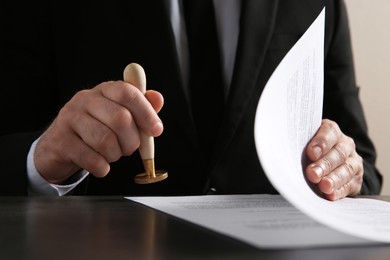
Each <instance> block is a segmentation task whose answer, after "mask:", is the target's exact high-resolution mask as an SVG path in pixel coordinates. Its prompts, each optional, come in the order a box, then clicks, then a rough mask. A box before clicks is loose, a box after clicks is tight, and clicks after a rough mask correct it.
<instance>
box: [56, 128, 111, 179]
mask: <svg viewBox="0 0 390 260" xmlns="http://www.w3.org/2000/svg"><path fill="white" fill-rule="evenodd" d="M63 149H64V151H68V152H65V154H67V156H68V157H69V160H70V161H72V162H73V163H74V164H76V165H78V166H79V167H80V168H82V169H84V170H86V171H88V172H90V173H91V174H93V175H94V176H96V177H99V178H100V177H104V176H106V175H107V174H108V172H109V171H110V164H109V162H108V161H107V160H106V159H105V158H104V157H103V156H102V155H101V154H100V153H98V152H96V151H95V150H94V149H92V148H91V147H89V146H88V145H87V144H86V143H85V142H84V141H83V140H81V139H80V138H79V137H78V136H77V135H71V136H69V137H68V138H67V142H66V143H64V146H63Z"/></svg>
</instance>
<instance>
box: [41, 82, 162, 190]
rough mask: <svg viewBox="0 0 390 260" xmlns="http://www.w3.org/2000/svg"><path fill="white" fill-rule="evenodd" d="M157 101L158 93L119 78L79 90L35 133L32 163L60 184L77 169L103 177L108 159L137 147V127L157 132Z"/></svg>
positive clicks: (115, 157) (151, 134) (158, 99)
mask: <svg viewBox="0 0 390 260" xmlns="http://www.w3.org/2000/svg"><path fill="white" fill-rule="evenodd" d="M163 104H164V99H163V97H162V95H161V94H160V93H159V92H156V91H153V90H149V91H147V92H146V94H145V95H143V94H142V93H141V92H140V91H139V90H138V89H137V88H136V87H134V86H133V85H131V84H129V83H126V82H123V81H115V82H104V83H101V84H99V85H97V86H96V87H94V88H93V89H89V90H82V91H80V92H78V93H76V94H75V95H74V96H73V98H72V99H71V100H70V101H69V102H68V103H67V104H65V106H64V107H63V108H62V109H61V110H60V112H59V114H58V116H57V117H56V119H55V120H54V121H53V122H52V124H51V125H50V126H49V128H48V129H47V130H46V131H45V132H44V133H43V135H42V136H41V138H40V140H39V142H38V143H37V146H36V149H35V153H34V162H35V167H36V168H37V170H38V172H39V173H40V174H41V175H42V177H43V178H45V179H46V180H47V181H48V182H50V183H53V184H61V183H62V182H64V181H65V180H66V179H68V178H69V177H71V176H72V175H73V174H74V173H75V172H77V171H78V170H80V169H85V170H87V171H88V172H90V173H91V174H93V175H94V176H96V177H104V176H106V175H107V174H108V172H109V171H110V163H111V162H114V161H117V160H119V158H120V157H122V156H126V155H131V154H132V153H134V151H136V150H137V149H138V147H139V144H140V137H139V131H143V132H144V133H145V134H147V135H150V136H154V137H156V136H159V135H160V134H161V133H162V132H163V124H162V122H161V120H160V118H159V117H158V115H157V113H158V112H159V111H160V109H161V108H162V106H163Z"/></svg>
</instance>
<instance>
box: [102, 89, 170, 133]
mask: <svg viewBox="0 0 390 260" xmlns="http://www.w3.org/2000/svg"><path fill="white" fill-rule="evenodd" d="M100 90H101V93H102V94H103V95H104V96H105V97H107V98H109V99H111V100H113V101H115V102H117V103H118V104H120V105H122V106H124V107H126V108H127V109H128V110H129V111H130V113H131V114H132V116H133V118H134V120H135V122H136V124H137V126H138V127H139V128H141V129H142V130H143V131H144V132H145V134H147V135H150V136H159V135H160V134H161V133H162V131H163V124H162V122H161V120H160V118H159V117H158V115H157V113H156V111H155V110H154V108H153V106H152V105H151V104H150V102H149V101H148V100H147V99H146V98H145V96H144V95H143V94H142V93H141V92H140V91H139V90H138V89H137V88H136V87H134V86H132V85H131V84H129V83H126V82H123V81H116V82H113V83H112V84H111V85H110V86H109V87H101V88H100Z"/></svg>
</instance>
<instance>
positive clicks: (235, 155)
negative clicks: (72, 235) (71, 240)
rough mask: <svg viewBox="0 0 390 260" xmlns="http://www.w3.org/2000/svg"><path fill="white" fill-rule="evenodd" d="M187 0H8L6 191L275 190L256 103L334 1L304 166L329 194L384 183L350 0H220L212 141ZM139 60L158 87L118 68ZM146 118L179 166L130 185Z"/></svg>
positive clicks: (165, 162) (162, 160)
mask: <svg viewBox="0 0 390 260" xmlns="http://www.w3.org/2000/svg"><path fill="white" fill-rule="evenodd" d="M58 2H60V3H58ZM193 2H197V1H193ZM228 2H229V5H230V7H229V8H227V9H224V8H226V5H227V4H226V5H225V3H228ZM181 3H182V2H181V1H177V0H170V1H168V0H167V1H147V0H143V1H119V0H118V1H96V3H95V2H93V3H89V2H88V3H87V2H86V1H85V2H84V1H81V2H80V1H78V3H77V4H76V3H70V2H69V1H47V2H46V1H33V2H32V1H25V3H23V4H20V3H15V2H11V3H2V4H1V14H0V17H1V18H0V19H1V26H2V27H1V35H2V39H1V46H0V48H1V49H0V51H1V58H0V64H1V70H0V75H1V90H2V94H1V99H2V100H1V110H0V111H1V112H0V113H1V119H2V122H3V123H2V124H1V128H0V129H1V137H0V147H1V154H0V160H1V166H2V170H1V179H2V185H1V188H0V193H1V194H4V195H26V194H36V193H46V194H60V195H61V194H92V195H100V194H102V195H110V194H120V195H193V194H205V193H211V192H213V193H218V194H227V193H230V194H231V193H276V191H275V189H274V188H273V187H272V185H271V184H270V182H269V181H268V180H267V178H266V176H265V174H264V172H263V170H262V168H261V165H260V163H259V160H258V157H257V154H256V149H255V145H254V137H253V126H254V117H255V111H256V107H257V103H258V100H259V97H260V95H261V92H262V90H263V87H264V85H265V83H266V82H267V80H268V78H269V77H270V75H271V73H272V72H273V70H274V69H275V68H276V66H277V65H278V63H279V62H280V61H281V59H282V58H283V57H284V55H285V54H286V53H287V52H288V50H289V49H290V48H291V47H292V46H293V45H294V43H295V42H296V41H297V40H298V39H299V37H300V36H301V35H302V34H303V33H304V32H305V30H306V29H307V28H308V27H309V25H310V24H311V23H312V22H313V21H314V19H315V18H316V17H317V15H318V14H319V13H320V11H321V10H322V8H323V7H324V6H326V21H325V22H326V35H325V64H324V66H325V74H324V77H325V82H324V83H325V84H324V91H325V92H324V112H323V116H324V118H325V119H324V121H323V123H322V126H321V128H320V129H319V131H318V133H317V134H316V136H315V137H314V138H313V140H312V141H311V143H310V144H309V145H308V147H307V151H306V152H307V155H308V157H309V158H310V159H311V160H312V164H310V165H309V166H308V168H307V169H306V175H307V177H308V179H309V180H310V181H312V182H313V183H315V184H317V185H318V187H319V188H320V190H321V191H322V192H323V193H324V196H325V197H326V198H328V199H330V200H335V199H339V198H342V197H345V196H353V195H356V194H359V193H361V194H378V193H379V192H380V188H381V175H380V174H379V172H378V171H377V169H376V168H375V160H376V154H375V149H374V146H373V144H372V142H371V141H370V139H369V137H368V134H367V127H366V122H365V119H364V115H363V111H362V107H361V103H360V101H359V97H358V88H357V86H356V84H355V78H354V69H353V61H352V53H351V46H350V39H349V29H348V21H347V16H346V10H345V6H344V4H343V2H342V1H338V0H333V1H332V0H329V1H323V0H306V1H303V0H242V1H240V0H233V1H226V2H223V1H221V2H219V1H214V3H216V6H215V10H216V12H215V14H216V18H217V19H216V20H217V28H218V33H219V34H218V35H219V40H220V44H219V45H220V46H219V47H220V48H221V51H220V53H221V54H222V55H221V56H222V63H223V65H221V70H222V74H223V77H224V78H223V80H222V85H221V86H222V87H223V92H222V94H221V95H222V97H223V101H222V103H221V105H219V106H218V107H220V108H222V109H221V110H222V111H220V114H219V115H218V116H217V117H216V119H219V120H216V121H218V125H217V126H215V127H213V128H212V129H210V132H212V130H213V131H214V132H215V136H212V138H211V139H210V140H213V143H212V144H210V145H209V147H207V144H208V142H210V141H207V142H203V141H202V140H200V139H199V138H200V137H199V133H198V131H200V130H199V129H200V128H201V124H198V123H197V122H196V121H197V120H196V118H195V117H194V115H195V114H196V113H197V109H196V108H193V107H191V104H192V103H193V102H194V101H193V100H192V99H191V96H192V95H194V94H193V93H194V92H192V90H191V89H190V88H189V86H188V85H190V84H189V83H188V82H192V81H193V80H194V76H190V75H191V70H192V65H189V64H190V62H191V61H193V60H194V59H195V58H194V57H195V56H196V55H192V57H191V55H189V57H187V56H186V55H187V54H188V53H190V51H191V50H192V49H191V48H192V46H194V45H195V44H193V43H192V40H193V39H197V37H192V36H191V37H190V36H189V35H187V37H183V35H186V34H183V31H184V32H186V29H187V33H188V31H192V29H189V28H190V27H191V25H189V24H188V22H187V23H186V22H184V18H183V17H184V16H185V17H187V16H189V15H187V14H185V15H184V11H183V10H185V8H182V5H181ZM218 3H219V4H218ZM223 10H225V11H223ZM226 10H228V11H226ZM221 13H222V15H221ZM223 14H225V20H224V19H223V17H224V15H223ZM226 14H227V15H226ZM231 14H233V15H231ZM221 17H222V18H221ZM226 17H228V18H227V19H226ZM234 17H235V19H233V18H234ZM230 18H232V19H230ZM218 21H219V22H218ZM221 21H223V22H222V23H221ZM227 22H228V23H230V24H229V25H226V23H227ZM221 24H222V25H221ZM177 26H179V29H177V28H178V27H177ZM210 26H211V25H210ZM183 28H184V29H183ZM180 33H181V34H180ZM226 35H228V36H226ZM231 36H233V38H229V39H230V40H226V39H227V38H226V37H231ZM234 37H235V38H234ZM183 39H184V40H183ZM186 39H187V40H188V42H186ZM189 39H191V41H190V40H189ZM231 39H233V40H231ZM234 39H236V40H234ZM225 40H226V41H225ZM225 43H228V44H227V45H226V44H225ZM231 43H232V44H231ZM229 44H230V45H229ZM183 46H184V47H183ZM211 53H212V52H211ZM186 57H187V58H186ZM232 57H233V58H232ZM220 58H221V57H220ZM130 62H137V63H139V64H141V65H142V66H143V67H144V69H145V71H146V75H147V81H148V88H149V89H154V90H156V91H149V92H147V93H146V95H145V96H143V95H141V93H140V92H138V91H137V90H136V89H135V87H134V86H132V85H130V84H128V83H125V82H123V81H121V79H122V71H123V69H124V67H125V66H126V65H127V64H128V63H130ZM186 62H187V63H186ZM207 64H208V63H206V64H205V66H207ZM186 68H188V70H187V69H186ZM195 77H196V76H195ZM189 78H190V79H191V80H189ZM187 83H188V84H187ZM205 92H206V91H205ZM207 92H208V91H207ZM160 93H162V95H161V94H160ZM204 95H207V93H204ZM162 96H164V100H163V97H162ZM163 103H165V105H164V107H163ZM162 107H163V109H161V108H162ZM214 108H215V107H214ZM214 108H213V107H211V108H208V109H210V110H214ZM160 110H161V111H160ZM156 112H159V114H158V115H157V113H156ZM270 113H272V111H270ZM163 128H164V131H163ZM139 130H142V131H144V132H145V133H147V134H149V135H152V136H159V137H158V138H156V140H155V142H156V165H157V167H158V168H161V169H167V170H168V171H169V178H168V179H167V180H165V181H163V182H159V183H156V184H152V185H146V186H145V185H137V184H134V182H133V178H134V176H135V175H136V174H138V173H140V172H142V171H143V166H142V163H141V160H140V158H139V156H138V153H134V152H135V151H136V150H137V148H138V145H139ZM160 135H161V136H160ZM32 144H33V145H32ZM204 144H206V145H204ZM280 163H283V158H280ZM26 164H27V166H26ZM102 177H104V178H102ZM53 192H54V193H53Z"/></svg>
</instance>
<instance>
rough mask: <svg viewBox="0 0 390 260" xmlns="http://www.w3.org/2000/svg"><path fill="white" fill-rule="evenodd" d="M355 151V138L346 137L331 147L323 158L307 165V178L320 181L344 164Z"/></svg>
mask: <svg viewBox="0 0 390 260" xmlns="http://www.w3.org/2000/svg"><path fill="white" fill-rule="evenodd" d="M354 151H355V144H354V142H353V140H352V139H350V138H349V137H346V138H345V139H343V140H342V141H341V142H339V143H337V144H336V145H335V146H334V147H333V148H332V149H330V150H329V152H328V153H326V154H325V155H324V156H323V157H322V158H321V159H319V160H318V161H315V162H313V163H311V164H310V165H309V166H308V167H307V170H306V176H307V178H308V179H309V181H311V182H313V183H318V182H319V181H320V180H321V179H322V178H323V177H324V176H327V175H328V174H329V173H331V172H332V171H333V170H335V169H336V168H337V167H339V166H340V165H343V164H344V163H345V161H346V160H347V159H348V158H349V157H350V155H351V154H352V153H353V152H354Z"/></svg>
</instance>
